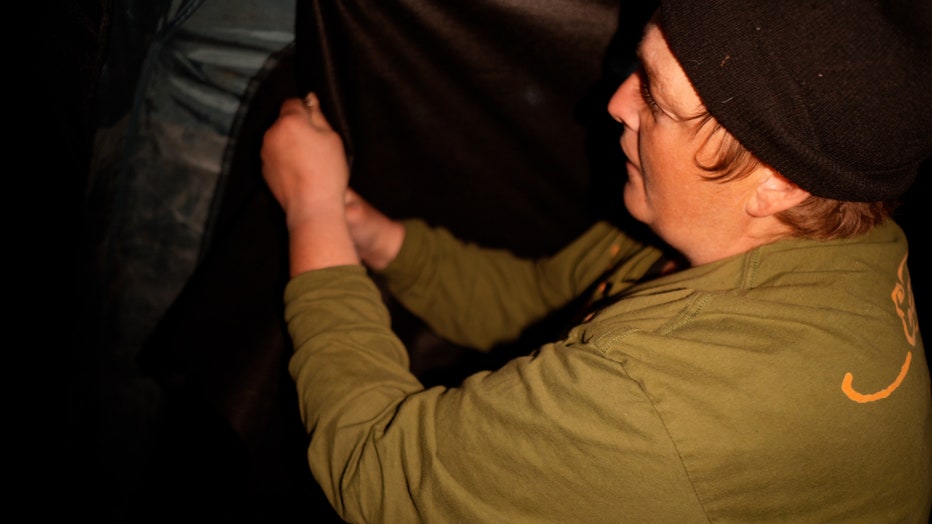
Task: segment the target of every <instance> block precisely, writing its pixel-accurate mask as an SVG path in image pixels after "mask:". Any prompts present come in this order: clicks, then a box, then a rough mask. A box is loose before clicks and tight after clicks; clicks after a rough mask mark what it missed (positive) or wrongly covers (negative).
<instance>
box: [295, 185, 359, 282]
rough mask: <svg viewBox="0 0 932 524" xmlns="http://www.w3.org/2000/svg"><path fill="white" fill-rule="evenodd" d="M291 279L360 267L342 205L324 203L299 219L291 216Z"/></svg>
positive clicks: (338, 203) (340, 203)
mask: <svg viewBox="0 0 932 524" xmlns="http://www.w3.org/2000/svg"><path fill="white" fill-rule="evenodd" d="M288 241H289V251H290V258H289V260H290V264H291V276H292V277H294V276H296V275H299V274H301V273H304V272H306V271H311V270H314V269H322V268H326V267H332V266H342V265H353V264H359V263H360V261H359V256H357V254H356V249H355V247H354V246H353V240H352V237H351V236H350V232H349V227H348V226H347V224H346V217H345V214H344V212H343V204H342V202H336V203H334V204H331V205H327V204H323V205H319V206H316V208H315V209H313V210H311V211H308V212H307V213H306V214H305V215H304V216H302V217H301V218H300V219H298V220H292V219H291V217H289V223H288Z"/></svg>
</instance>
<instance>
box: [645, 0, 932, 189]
mask: <svg viewBox="0 0 932 524" xmlns="http://www.w3.org/2000/svg"><path fill="white" fill-rule="evenodd" d="M660 9H661V12H660V16H661V22H660V23H661V27H662V29H663V33H664V35H665V37H666V39H667V43H668V45H669V46H670V49H671V50H672V51H673V54H674V56H676V58H677V60H678V61H679V63H680V65H681V66H682V67H683V70H684V71H685V72H686V75H687V76H688V77H689V79H690V81H691V82H692V84H693V87H694V88H695V89H696V92H697V93H698V94H699V97H700V98H701V99H702V101H703V103H704V104H705V106H706V108H707V109H708V111H709V112H710V113H711V114H712V116H713V117H715V119H716V120H718V121H719V123H720V124H721V125H722V126H724V127H725V129H727V130H728V131H729V132H730V133H731V134H732V135H734V136H735V137H736V138H737V139H738V141H739V142H741V144H742V145H743V146H744V147H745V148H747V149H748V150H750V151H751V152H752V153H754V155H756V156H757V157H758V158H759V159H761V160H762V161H763V162H765V163H767V164H769V165H770V166H772V167H773V168H774V169H776V170H777V171H778V172H780V173H781V174H782V175H783V176H785V177H786V178H788V179H789V180H791V181H793V182H795V183H796V184H797V185H799V186H800V187H802V188H803V189H805V190H807V191H809V192H810V193H812V194H814V195H817V196H822V197H827V198H832V199H837V200H848V201H877V200H886V199H890V198H895V197H897V196H899V195H900V194H902V193H903V192H904V191H906V189H908V187H909V186H910V184H911V183H912V182H913V181H914V180H915V178H916V172H917V170H918V165H919V163H920V162H921V161H922V160H923V159H924V158H926V157H927V156H928V155H929V154H930V153H932V1H930V0H705V1H701V0H662V2H661V8H660Z"/></svg>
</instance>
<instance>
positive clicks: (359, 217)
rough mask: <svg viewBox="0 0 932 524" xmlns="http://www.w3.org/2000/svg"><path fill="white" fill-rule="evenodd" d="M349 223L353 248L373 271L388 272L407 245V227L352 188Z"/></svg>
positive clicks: (348, 192)
mask: <svg viewBox="0 0 932 524" xmlns="http://www.w3.org/2000/svg"><path fill="white" fill-rule="evenodd" d="M345 202H346V222H347V224H348V225H349V231H350V236H352V238H353V245H354V246H355V247H356V252H357V254H358V255H359V257H360V258H362V261H363V262H365V264H366V265H367V266H369V267H371V268H372V269H376V270H381V269H385V267H386V266H388V264H389V263H390V262H391V261H392V260H394V259H395V256H397V255H398V251H400V250H401V244H402V243H403V242H404V237H405V229H404V226H403V225H402V224H401V223H400V222H397V221H395V220H392V219H390V218H388V217H387V216H385V215H384V214H382V212H381V211H379V210H378V209H376V208H374V207H372V205H371V204H369V202H367V201H366V200H365V199H363V198H362V197H361V196H359V195H358V194H357V193H356V192H355V191H353V190H352V189H347V190H346V200H345Z"/></svg>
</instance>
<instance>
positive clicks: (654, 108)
mask: <svg viewBox="0 0 932 524" xmlns="http://www.w3.org/2000/svg"><path fill="white" fill-rule="evenodd" d="M638 78H639V79H640V81H641V82H640V83H641V98H643V99H644V103H645V104H647V107H648V108H650V110H651V112H653V113H659V112H660V111H661V109H660V106H658V105H657V101H655V100H654V95H652V94H650V84H649V83H648V82H647V75H645V74H644V71H643V70H641V71H638Z"/></svg>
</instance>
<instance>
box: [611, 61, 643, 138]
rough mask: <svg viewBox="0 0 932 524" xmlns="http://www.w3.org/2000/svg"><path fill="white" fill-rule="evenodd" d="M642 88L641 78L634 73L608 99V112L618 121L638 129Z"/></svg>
mask: <svg viewBox="0 0 932 524" xmlns="http://www.w3.org/2000/svg"><path fill="white" fill-rule="evenodd" d="M640 89H641V85H640V78H639V77H638V75H637V73H632V74H630V75H628V78H626V79H625V81H624V82H622V83H621V85H620V86H618V89H616V90H615V94H613V95H612V98H611V99H610V100H609V101H608V113H609V114H610V115H611V116H612V118H614V119H615V120H616V121H617V122H620V123H622V124H624V126H625V127H626V128H629V129H631V130H637V126H638V111H637V108H638V102H639V97H640V94H639V93H640Z"/></svg>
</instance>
